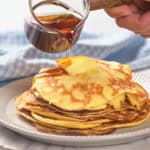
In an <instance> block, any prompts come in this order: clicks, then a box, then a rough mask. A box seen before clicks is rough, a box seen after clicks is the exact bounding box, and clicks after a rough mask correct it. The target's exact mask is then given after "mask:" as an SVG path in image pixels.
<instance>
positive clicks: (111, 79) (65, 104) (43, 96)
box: [16, 56, 150, 135]
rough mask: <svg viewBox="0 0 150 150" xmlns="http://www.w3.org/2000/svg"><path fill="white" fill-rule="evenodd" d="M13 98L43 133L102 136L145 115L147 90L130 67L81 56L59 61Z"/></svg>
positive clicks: (148, 105)
mask: <svg viewBox="0 0 150 150" xmlns="http://www.w3.org/2000/svg"><path fill="white" fill-rule="evenodd" d="M57 63H58V66H56V67H50V68H46V69H43V70H41V71H40V72H39V73H38V74H37V75H36V76H35V77H34V78H33V83H32V87H31V88H30V89H29V90H28V91H26V92H24V93H23V94H22V95H21V96H19V97H18V98H17V99H16V109H17V112H18V113H19V114H20V115H21V116H23V117H24V118H25V119H27V120H29V121H30V122H32V123H33V125H34V126H35V127H36V128H37V129H38V130H39V131H42V132H46V133H54V134H64V135H102V134H108V133H111V132H112V131H114V130H115V129H116V128H123V127H132V126H137V125H139V124H141V123H143V122H145V121H146V120H147V119H148V118H149V112H150V102H149V99H148V94H147V92H146V91H145V90H144V89H143V88H142V87H141V86H140V85H139V84H137V83H135V82H133V81H132V72H131V69H130V67H129V66H128V65H122V64H119V63H116V62H106V61H102V60H97V59H94V58H89V57H85V56H74V57H68V58H63V59H59V60H57Z"/></svg>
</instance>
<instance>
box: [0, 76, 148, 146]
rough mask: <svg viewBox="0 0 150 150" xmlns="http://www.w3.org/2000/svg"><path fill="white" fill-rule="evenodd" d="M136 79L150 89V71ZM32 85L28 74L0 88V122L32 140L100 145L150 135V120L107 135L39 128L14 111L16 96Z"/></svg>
mask: <svg viewBox="0 0 150 150" xmlns="http://www.w3.org/2000/svg"><path fill="white" fill-rule="evenodd" d="M134 80H135V81H137V82H138V83H140V84H141V85H142V86H143V87H144V88H145V89H146V90H147V91H148V92H149V93H150V75H147V76H145V75H144V76H143V75H140V74H135V75H134ZM30 87H31V78H25V79H21V80H17V81H15V82H12V83H10V84H8V85H6V86H5V87H3V88H0V124H1V125H3V126H4V127H6V128H8V129H10V130H13V131H15V132H17V133H20V134H22V135H24V136H26V137H28V138H30V139H32V140H36V141H40V142H47V143H52V144H59V145H69V146H98V145H112V144H121V143H127V142H131V141H135V140H138V139H141V138H144V137H147V136H149V135H150V120H149V121H147V122H145V123H144V124H142V125H140V126H138V127H132V128H125V129H118V130H116V132H114V133H113V134H110V135H104V136H62V135H54V134H45V133H41V132H38V131H37V130H36V129H35V128H34V127H33V126H32V125H31V124H30V123H28V122H26V121H25V120H24V119H22V118H20V117H19V116H18V115H17V114H16V111H15V104H14V98H15V97H16V96H18V95H20V94H21V93H22V92H24V91H25V90H27V89H28V88H30Z"/></svg>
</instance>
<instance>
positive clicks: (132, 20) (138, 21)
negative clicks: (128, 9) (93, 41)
mask: <svg viewBox="0 0 150 150" xmlns="http://www.w3.org/2000/svg"><path fill="white" fill-rule="evenodd" d="M149 18H150V12H147V13H145V14H143V15H140V14H132V15H130V16H127V17H121V18H118V19H117V20H116V22H117V24H118V25H119V26H120V27H124V28H127V29H129V30H133V31H135V32H145V31H146V30H147V28H150V19H149Z"/></svg>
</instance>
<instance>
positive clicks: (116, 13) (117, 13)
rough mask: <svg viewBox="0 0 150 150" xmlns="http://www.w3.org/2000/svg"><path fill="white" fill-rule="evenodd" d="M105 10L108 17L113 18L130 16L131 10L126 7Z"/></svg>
mask: <svg viewBox="0 0 150 150" xmlns="http://www.w3.org/2000/svg"><path fill="white" fill-rule="evenodd" d="M105 10H106V12H107V13H108V15H110V16H111V17H113V18H119V17H123V16H128V15H131V14H132V9H131V8H130V6H128V5H121V6H117V7H113V8H107V9H105Z"/></svg>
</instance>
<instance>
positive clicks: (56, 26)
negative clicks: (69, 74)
mask: <svg viewBox="0 0 150 150" xmlns="http://www.w3.org/2000/svg"><path fill="white" fill-rule="evenodd" d="M89 4H90V3H89V0H29V9H30V14H29V16H28V17H27V18H26V20H25V33H26V35H27V38H28V39H29V41H30V42H31V43H32V44H33V45H34V46H35V47H36V48H38V49H40V50H42V51H45V52H49V53H57V52H63V51H66V50H69V49H71V47H72V46H73V45H74V44H75V43H76V41H77V40H78V38H79V36H80V33H81V31H82V28H83V25H84V22H85V20H86V18H87V17H88V14H89V6H90V5H89Z"/></svg>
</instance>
